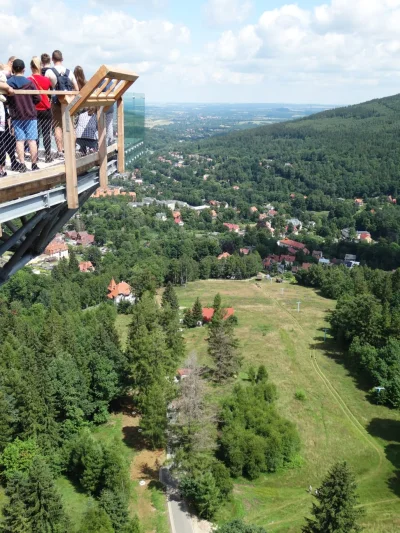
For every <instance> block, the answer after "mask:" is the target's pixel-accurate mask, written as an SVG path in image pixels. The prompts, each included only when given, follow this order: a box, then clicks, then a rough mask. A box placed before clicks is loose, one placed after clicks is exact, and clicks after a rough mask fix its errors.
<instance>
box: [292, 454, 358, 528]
mask: <svg viewBox="0 0 400 533" xmlns="http://www.w3.org/2000/svg"><path fill="white" fill-rule="evenodd" d="M356 488H357V486H356V482H355V477H354V474H353V473H352V472H351V470H350V469H349V467H348V465H347V463H346V462H344V463H336V464H335V465H334V466H333V468H332V470H331V471H330V472H329V473H328V474H327V476H326V478H325V480H324V481H323V483H322V486H321V487H320V488H319V489H318V491H317V494H316V496H315V497H316V498H317V501H318V504H313V507H312V511H311V513H312V514H313V516H314V518H312V519H310V518H307V519H306V520H307V524H306V525H305V526H304V527H303V528H302V532H303V533H357V532H359V531H361V527H360V526H359V525H358V524H357V521H358V519H359V517H360V516H361V514H362V511H361V510H359V509H356V505H357V503H358V497H357V495H356Z"/></svg>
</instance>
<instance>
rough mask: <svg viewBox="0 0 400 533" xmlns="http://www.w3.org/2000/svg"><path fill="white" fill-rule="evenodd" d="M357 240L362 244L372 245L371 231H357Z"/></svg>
mask: <svg viewBox="0 0 400 533" xmlns="http://www.w3.org/2000/svg"><path fill="white" fill-rule="evenodd" d="M357 239H358V240H359V241H362V242H367V243H368V244H371V242H372V237H371V234H370V232H369V231H357Z"/></svg>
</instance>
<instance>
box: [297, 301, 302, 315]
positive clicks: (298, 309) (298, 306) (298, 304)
mask: <svg viewBox="0 0 400 533" xmlns="http://www.w3.org/2000/svg"><path fill="white" fill-rule="evenodd" d="M300 304H301V302H297V312H298V313H300Z"/></svg>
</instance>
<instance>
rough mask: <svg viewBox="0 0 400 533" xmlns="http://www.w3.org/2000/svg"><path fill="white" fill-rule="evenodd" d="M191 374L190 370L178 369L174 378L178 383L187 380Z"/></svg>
mask: <svg viewBox="0 0 400 533" xmlns="http://www.w3.org/2000/svg"><path fill="white" fill-rule="evenodd" d="M192 372H193V370H192V369H191V368H178V370H177V372H176V378H177V380H178V381H181V380H182V379H185V378H187V377H188V376H190V374H191V373H192Z"/></svg>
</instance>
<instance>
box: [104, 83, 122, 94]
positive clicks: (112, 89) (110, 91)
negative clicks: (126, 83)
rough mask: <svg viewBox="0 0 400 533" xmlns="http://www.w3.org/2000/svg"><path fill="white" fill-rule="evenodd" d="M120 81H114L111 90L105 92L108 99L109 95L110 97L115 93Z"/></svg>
mask: <svg viewBox="0 0 400 533" xmlns="http://www.w3.org/2000/svg"><path fill="white" fill-rule="evenodd" d="M119 81H120V80H114V81H113V82H112V84H111V85H110V88H109V89H108V90H107V91H106V92H105V95H106V98H107V97H108V95H109V94H110V93H112V92H113V91H114V89H115V87H116V86H117V85H118V83H119Z"/></svg>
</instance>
